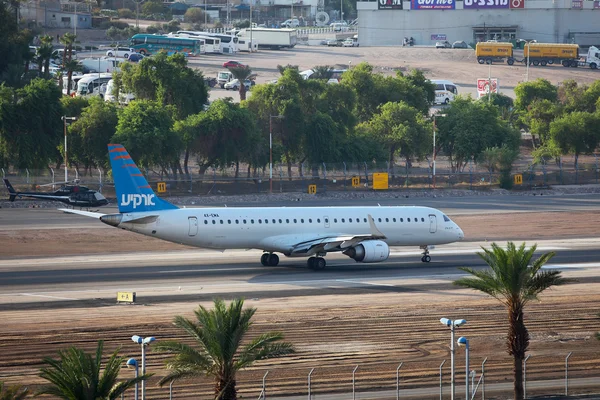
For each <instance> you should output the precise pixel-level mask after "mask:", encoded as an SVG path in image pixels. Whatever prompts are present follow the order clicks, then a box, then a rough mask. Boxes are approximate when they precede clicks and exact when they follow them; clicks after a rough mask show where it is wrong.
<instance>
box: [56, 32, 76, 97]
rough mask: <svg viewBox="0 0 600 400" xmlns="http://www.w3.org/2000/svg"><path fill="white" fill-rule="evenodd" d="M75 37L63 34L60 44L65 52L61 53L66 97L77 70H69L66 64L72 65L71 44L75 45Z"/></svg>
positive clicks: (69, 92) (70, 34)
mask: <svg viewBox="0 0 600 400" xmlns="http://www.w3.org/2000/svg"><path fill="white" fill-rule="evenodd" d="M76 38H77V36H75V35H74V34H72V33H69V32H67V33H65V34H64V35H62V36H61V38H60V42H61V43H63V44H64V45H65V52H64V53H63V60H62V61H63V70H65V71H68V72H67V95H69V94H71V89H70V88H71V79H72V78H73V71H77V69H69V68H67V64H69V66H71V67H73V66H74V64H72V63H71V61H72V60H73V43H75V39H76Z"/></svg>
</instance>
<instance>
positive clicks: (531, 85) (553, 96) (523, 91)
mask: <svg viewBox="0 0 600 400" xmlns="http://www.w3.org/2000/svg"><path fill="white" fill-rule="evenodd" d="M515 95H516V100H515V108H516V109H517V110H521V111H524V110H527V108H528V107H529V105H530V104H531V103H532V102H533V101H534V100H544V99H546V100H550V101H551V102H555V101H556V100H557V98H558V89H557V88H556V86H554V85H553V84H552V83H550V81H548V80H546V79H543V78H538V79H536V80H535V81H531V82H521V83H519V84H518V85H517V86H516V87H515Z"/></svg>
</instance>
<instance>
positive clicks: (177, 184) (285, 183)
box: [0, 156, 600, 196]
mask: <svg viewBox="0 0 600 400" xmlns="http://www.w3.org/2000/svg"><path fill="white" fill-rule="evenodd" d="M580 160H581V158H580ZM189 171H190V173H189V175H185V174H184V175H181V174H179V175H177V176H174V175H167V174H165V173H161V172H160V171H154V170H144V171H143V172H144V173H145V175H146V178H147V180H148V182H149V183H150V184H151V185H152V186H153V187H156V184H157V183H158V182H165V183H166V187H167V193H166V194H167V195H169V196H182V195H195V196H208V195H215V194H219V195H239V194H260V193H269V192H274V193H306V192H307V191H308V186H309V185H316V189H317V193H326V192H328V191H367V190H372V188H373V186H372V175H373V173H379V172H384V173H388V174H389V180H388V183H389V189H388V190H391V191H403V190H407V189H431V188H436V189H444V188H459V189H469V190H481V189H489V188H494V187H498V180H499V173H498V172H495V171H490V170H488V169H486V168H485V167H484V166H482V165H479V164H477V163H474V162H472V161H471V162H469V163H467V165H466V166H465V167H464V169H462V171H453V170H452V168H451V166H450V164H449V162H448V160H444V159H442V160H439V161H437V160H436V173H435V176H434V175H433V173H432V168H431V166H430V165H429V164H428V163H427V162H418V163H414V164H413V165H408V166H407V165H406V164H389V163H385V162H384V163H374V162H371V163H368V162H362V163H322V164H318V165H311V164H308V163H301V164H290V165H287V164H275V165H273V170H272V179H271V178H270V175H271V174H270V169H269V168H268V167H263V168H259V169H249V168H247V167H246V168H244V169H243V170H242V169H240V170H239V171H238V173H237V174H236V171H235V168H234V167H230V168H217V167H210V168H208V169H206V171H204V174H200V173H199V171H198V169H197V168H190V169H189ZM0 172H1V173H2V176H3V177H7V178H9V179H10V180H11V183H13V185H22V186H24V187H26V188H27V189H28V190H35V189H36V188H37V186H38V185H41V184H46V185H47V184H51V183H52V182H61V181H63V180H64V178H63V177H64V169H61V170H54V169H48V170H43V171H40V170H29V169H25V170H18V171H6V170H4V169H2V170H0ZM513 174H520V175H521V176H522V183H521V184H519V185H516V186H515V189H520V188H521V189H529V188H546V187H548V186H550V185H567V184H597V183H600V169H599V165H598V158H597V156H591V157H587V158H584V159H583V160H582V161H580V162H579V164H578V166H577V168H575V164H574V162H573V160H572V159H562V160H559V161H557V162H555V163H552V164H550V163H548V164H545V163H544V164H531V165H527V164H521V165H519V164H517V165H515V166H514V168H513ZM106 175H107V174H106V173H105V172H103V171H102V170H100V169H94V170H92V171H91V175H90V174H89V173H88V174H86V175H83V174H80V173H78V172H77V171H76V170H74V169H73V170H70V171H69V177H70V178H71V179H73V178H78V179H79V181H80V184H82V185H87V186H89V187H90V188H93V189H96V190H100V191H105V192H106V193H105V195H108V196H111V195H113V194H114V185H113V183H112V181H110V180H107V177H106ZM353 178H358V181H359V184H358V185H354V186H353ZM356 181H357V180H356V179H354V183H355V184H356ZM24 187H22V189H23V190H25V189H24Z"/></svg>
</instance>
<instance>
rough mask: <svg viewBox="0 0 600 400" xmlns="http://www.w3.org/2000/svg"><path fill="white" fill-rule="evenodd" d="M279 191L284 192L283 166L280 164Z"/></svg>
mask: <svg viewBox="0 0 600 400" xmlns="http://www.w3.org/2000/svg"><path fill="white" fill-rule="evenodd" d="M279 193H283V168H282V167H281V164H279Z"/></svg>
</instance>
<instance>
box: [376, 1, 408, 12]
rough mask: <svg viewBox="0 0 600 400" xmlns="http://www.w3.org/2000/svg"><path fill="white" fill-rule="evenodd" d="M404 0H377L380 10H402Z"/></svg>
mask: <svg viewBox="0 0 600 400" xmlns="http://www.w3.org/2000/svg"><path fill="white" fill-rule="evenodd" d="M402 1H403V0H377V8H378V9H379V10H402Z"/></svg>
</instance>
